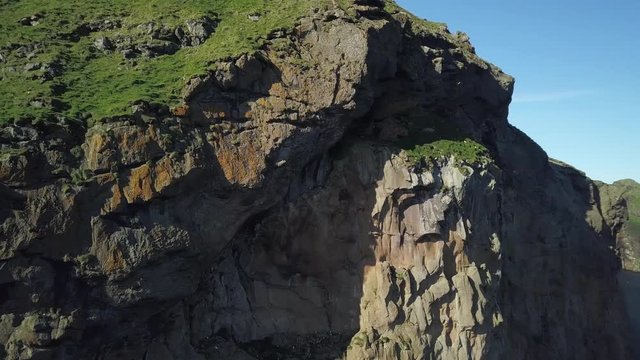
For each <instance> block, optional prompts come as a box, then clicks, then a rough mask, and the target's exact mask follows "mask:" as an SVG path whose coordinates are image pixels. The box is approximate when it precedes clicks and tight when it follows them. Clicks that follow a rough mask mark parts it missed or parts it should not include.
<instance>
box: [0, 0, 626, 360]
mask: <svg viewBox="0 0 640 360" xmlns="http://www.w3.org/2000/svg"><path fill="white" fill-rule="evenodd" d="M56 3H57V2H56ZM56 3H53V2H51V3H47V5H46V9H40V8H39V5H38V4H39V3H38V2H36V1H21V2H8V3H6V4H3V5H1V6H3V7H6V8H3V11H4V10H6V9H9V8H10V9H11V13H10V14H11V15H7V14H9V12H8V11H7V12H4V13H3V15H2V16H5V17H9V16H13V17H14V18H11V19H4V20H6V21H4V24H3V25H2V26H3V28H2V29H3V30H4V31H3V32H2V35H0V36H3V37H2V39H3V40H5V41H9V42H7V43H8V44H10V45H8V46H3V47H2V49H1V54H2V61H3V63H2V66H3V67H4V69H5V72H4V74H5V75H3V76H4V78H3V82H4V83H3V85H4V84H11V85H10V86H9V85H8V86H3V89H2V90H0V91H1V92H0V95H1V96H2V97H3V98H2V106H3V108H2V109H3V115H2V116H3V118H2V120H3V122H4V124H3V125H2V127H1V128H0V182H1V183H0V198H1V199H2V202H1V203H0V344H1V345H2V346H0V357H2V358H7V359H104V360H106V359H147V360H151V359H175V360H178V359H229V360H231V359H248V360H251V359H341V358H344V359H354V360H355V359H357V360H360V359H372V360H373V359H460V358H472V359H480V358H488V359H571V358H575V359H605V358H606V359H629V358H631V357H632V353H631V351H632V350H631V338H630V328H629V322H628V318H627V312H626V311H625V306H624V304H623V298H622V295H621V292H620V291H619V286H618V283H617V280H616V276H617V275H618V273H619V270H620V265H619V260H618V258H617V257H616V251H615V244H616V237H617V236H618V237H617V239H620V238H619V234H620V231H621V229H627V228H629V229H631V228H632V227H629V226H631V225H630V224H632V222H628V221H627V220H626V219H627V217H628V216H627V215H626V214H627V213H626V212H625V210H623V207H622V203H620V204H619V202H618V200H611V201H610V200H608V199H613V197H605V196H604V195H603V194H605V193H607V191H608V190H607V189H606V188H602V190H599V188H598V186H596V184H595V183H593V182H592V181H591V180H589V179H588V178H586V177H585V176H584V174H582V173H581V172H579V171H577V170H575V169H573V168H571V167H569V166H567V165H565V164H563V163H561V162H557V161H550V159H549V158H548V157H547V155H546V154H545V152H544V151H543V150H542V149H541V148H540V147H539V146H538V145H536V144H535V143H534V142H533V141H532V140H531V139H529V138H528V137H527V136H526V135H525V134H523V133H522V132H521V131H519V130H518V129H516V128H514V127H513V126H511V125H510V124H509V123H508V121H507V114H508V106H509V103H510V101H511V94H512V90H513V85H514V80H513V79H512V78H511V77H510V76H508V75H506V74H504V73H503V72H502V71H501V70H500V69H499V68H497V67H495V66H493V65H491V64H489V63H487V62H485V61H484V60H482V59H480V58H479V57H478V56H477V55H476V54H475V50H474V48H473V46H472V45H471V44H470V43H469V39H468V37H467V36H466V35H465V34H463V33H457V34H451V33H449V31H448V30H447V29H446V27H445V26H444V25H441V24H435V23H430V22H426V21H423V20H420V19H416V18H415V17H413V16H411V15H410V14H408V13H406V12H404V11H403V10H402V9H400V8H398V7H397V6H396V5H395V4H393V3H391V2H385V1H363V0H358V1H355V2H352V1H319V2H311V1H283V2H280V3H277V4H276V3H271V2H264V1H257V0H255V1H253V0H243V1H237V2H214V3H215V5H214V4H209V3H210V2H208V1H192V2H189V4H187V5H190V6H186V5H185V6H186V8H183V7H182V5H181V4H183V2H181V3H180V4H178V3H173V2H166V1H164V2H162V1H147V2H144V3H143V2H133V3H132V4H128V3H126V2H119V1H116V2H103V1H97V2H93V3H92V4H94V5H92V6H88V5H86V4H89V3H84V2H78V3H77V4H76V2H74V1H70V2H69V3H68V4H67V3H66V2H65V3H64V4H56ZM112 3H113V4H112ZM191 3H192V4H191ZM107 4H109V6H106V5H107ZM178 5H180V6H178ZM42 6H43V7H45V5H42ZM74 6H75V11H70V10H73V7H74ZM209 7H211V8H209ZM78 14H81V15H82V16H80V15H78ZM7 24H8V25H7ZM39 26H41V27H39ZM9 68H10V69H9ZM7 69H8V70H7ZM26 91H28V93H27V92H26ZM9 99H13V100H9ZM611 191H613V190H611ZM607 196H608V195H607ZM616 199H617V198H616ZM618 205H619V206H618ZM625 209H626V208H625ZM627 224H629V225H627Z"/></svg>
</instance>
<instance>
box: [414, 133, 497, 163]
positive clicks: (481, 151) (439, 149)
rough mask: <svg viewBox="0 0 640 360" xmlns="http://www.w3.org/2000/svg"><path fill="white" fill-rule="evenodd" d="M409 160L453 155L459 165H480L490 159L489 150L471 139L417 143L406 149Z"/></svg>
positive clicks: (443, 157) (415, 160) (422, 160)
mask: <svg viewBox="0 0 640 360" xmlns="http://www.w3.org/2000/svg"><path fill="white" fill-rule="evenodd" d="M407 155H408V156H409V160H410V161H411V162H412V163H414V164H418V163H420V162H435V161H437V160H440V159H445V158H450V157H453V159H454V161H455V162H456V163H457V164H460V165H471V166H475V165H482V164H484V163H488V162H490V161H491V158H490V157H489V151H488V150H487V149H486V148H485V147H484V146H482V145H481V144H479V143H477V142H475V141H473V140H471V139H464V140H447V139H444V140H437V141H434V142H432V143H429V144H424V145H417V146H415V147H414V148H413V149H410V150H407Z"/></svg>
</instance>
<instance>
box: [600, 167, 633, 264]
mask: <svg viewBox="0 0 640 360" xmlns="http://www.w3.org/2000/svg"><path fill="white" fill-rule="evenodd" d="M596 184H597V185H598V188H599V189H600V198H601V199H602V205H603V209H604V211H605V217H606V219H607V222H608V223H609V224H610V227H611V228H612V229H613V230H614V235H615V236H616V240H617V241H616V247H617V249H618V251H619V253H620V258H621V259H622V267H623V268H624V269H625V270H629V271H635V272H640V184H638V183H637V182H635V181H633V180H630V179H628V180H620V181H616V182H614V183H613V184H605V183H603V182H596Z"/></svg>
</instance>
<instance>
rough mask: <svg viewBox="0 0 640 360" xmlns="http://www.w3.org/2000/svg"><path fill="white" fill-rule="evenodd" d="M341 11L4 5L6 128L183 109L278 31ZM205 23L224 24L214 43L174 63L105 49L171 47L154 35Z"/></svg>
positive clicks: (2, 103) (281, 2)
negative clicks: (221, 65)
mask: <svg viewBox="0 0 640 360" xmlns="http://www.w3.org/2000/svg"><path fill="white" fill-rule="evenodd" d="M341 3H345V2H344V1H340V2H338V4H341ZM333 6H334V2H333V1H331V0H319V1H318V0H187V1H169V0H145V1H137V0H134V1H131V0H127V1H124V0H109V1H107V0H94V1H84V0H66V1H50V0H22V1H18V0H0V79H1V83H2V86H0V124H2V123H7V122H12V121H15V120H19V119H35V120H39V119H47V118H51V117H52V116H53V115H54V114H57V115H63V116H66V117H71V118H81V119H86V118H88V117H91V118H93V119H99V118H102V117H108V116H115V115H121V114H127V113H129V112H130V106H131V104H132V103H133V102H134V101H136V100H147V101H153V102H156V103H163V104H167V105H173V104H177V103H178V102H179V101H180V97H181V91H182V89H183V88H184V85H185V84H186V82H187V81H188V80H189V79H190V78H192V77H193V76H195V75H199V74H202V73H205V72H206V71H207V70H208V69H210V68H211V67H212V66H213V64H214V63H215V62H216V61H218V60H221V59H225V58H229V57H235V56H239V55H241V54H243V53H249V52H253V51H255V50H256V49H258V48H259V47H261V46H262V45H263V44H264V42H265V41H266V38H267V36H268V35H269V34H270V33H271V32H273V31H274V30H277V29H281V28H289V27H291V26H293V24H294V23H295V21H296V20H297V19H298V18H300V17H302V16H305V15H307V14H309V13H310V12H311V11H312V9H314V8H317V9H328V8H330V7H333ZM204 16H208V17H209V18H211V19H213V20H215V21H216V23H217V26H216V28H215V31H214V32H213V34H211V35H210V37H209V38H208V39H207V40H206V41H205V42H204V43H203V44H198V46H189V47H183V48H180V49H179V50H177V51H175V52H174V53H172V54H167V55H159V56H153V57H145V56H138V57H135V58H129V59H126V58H125V56H123V53H122V52H121V51H119V50H118V49H114V50H113V51H104V49H100V48H98V47H96V45H95V44H96V42H99V41H100V39H103V38H105V37H106V38H107V39H110V41H112V42H117V41H119V42H120V43H131V44H132V45H136V44H138V45H139V44H147V45H151V46H156V45H159V46H163V45H166V42H165V41H162V40H158V39H153V38H152V37H151V36H150V35H149V32H148V28H149V26H153V27H155V28H160V29H169V33H170V32H171V31H173V30H174V29H176V28H177V27H182V29H184V31H186V29H187V27H186V25H185V24H186V22H187V21H190V20H194V19H200V18H202V17H204ZM92 24H93V25H92ZM95 24H98V25H99V26H98V28H97V29H96V26H95ZM100 24H102V25H100ZM105 24H107V25H105ZM149 24H153V25H149ZM92 26H93V29H92V30H90V31H87V28H91V27H92Z"/></svg>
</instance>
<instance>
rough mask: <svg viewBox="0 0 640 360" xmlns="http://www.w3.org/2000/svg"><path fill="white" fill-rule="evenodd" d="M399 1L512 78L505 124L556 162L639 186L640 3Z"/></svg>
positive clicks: (592, 0) (585, 0)
mask: <svg viewBox="0 0 640 360" xmlns="http://www.w3.org/2000/svg"><path fill="white" fill-rule="evenodd" d="M396 1H397V3H398V4H399V5H400V6H402V7H404V8H405V9H407V10H409V11H410V12H412V13H414V14H415V15H417V16H418V17H421V18H425V19H427V20H431V21H439V22H444V23H447V25H448V26H449V30H450V31H451V32H455V31H458V30H460V31H464V32H466V33H467V34H468V35H469V37H470V38H471V43H472V44H473V45H474V46H475V48H476V53H477V54H478V55H480V56H481V57H482V58H484V59H485V60H487V61H489V62H491V63H493V64H496V65H497V66H499V67H500V68H501V69H502V70H504V71H505V72H506V73H508V74H510V75H512V76H514V77H515V79H516V85H515V90H514V95H513V101H512V103H511V106H510V111H509V122H510V123H511V124H513V125H515V126H516V127H518V128H519V129H521V130H522V131H524V132H525V133H527V134H528V135H529V136H530V137H531V138H532V139H533V140H535V141H536V142H537V143H538V144H540V145H541V146H542V147H543V148H544V149H545V151H546V152H547V154H549V156H550V157H552V158H556V159H559V160H562V161H564V162H566V163H569V164H571V165H573V166H575V167H577V168H578V169H580V170H582V171H584V172H586V174H587V176H589V177H591V178H592V179H596V180H602V181H605V182H609V183H610V182H613V181H615V180H619V179H626V178H631V179H634V180H636V181H639V182H640V164H639V161H638V160H639V159H640V108H639V107H640V20H639V19H640V1H638V0H633V1H632V0H609V1H604V0H553V1H551V0H482V1H479V0H460V1H455V2H452V1H442V0H440V1H433V0H396Z"/></svg>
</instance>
